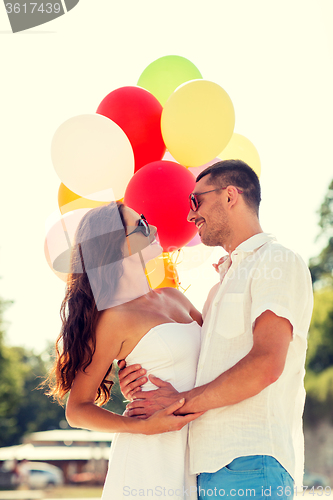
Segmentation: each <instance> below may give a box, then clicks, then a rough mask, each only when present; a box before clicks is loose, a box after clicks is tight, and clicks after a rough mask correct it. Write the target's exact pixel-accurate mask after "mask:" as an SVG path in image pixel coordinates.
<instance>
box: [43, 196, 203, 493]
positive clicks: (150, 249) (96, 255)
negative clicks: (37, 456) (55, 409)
mask: <svg viewBox="0 0 333 500" xmlns="http://www.w3.org/2000/svg"><path fill="white" fill-rule="evenodd" d="M155 233H156V228H155V227H154V226H149V225H148V223H147V221H146V220H145V218H144V217H143V216H139V215H138V214H137V213H136V212H134V211H133V210H131V209H130V208H127V207H125V206H124V205H123V204H121V203H110V204H109V205H105V206H102V207H99V208H96V209H93V210H90V211H89V212H87V214H86V215H85V216H84V217H83V218H82V220H81V221H80V224H79V227H78V229H77V231H76V236H75V246H74V248H73V250H72V255H71V269H72V273H71V274H70V277H69V280H68V283H67V291H66V296H65V299H64V301H63V303H62V307H61V315H62V322H63V324H62V331H61V333H60V336H59V338H58V340H57V360H56V363H55V367H54V370H53V375H54V377H53V380H54V383H53V385H52V386H51V391H50V393H51V394H52V395H53V396H55V397H56V398H58V399H60V400H62V399H63V398H64V396H65V395H66V394H67V393H68V392H70V394H69V398H68V402H67V407H66V417H67V420H68V422H69V424H70V425H71V426H72V427H79V428H86V429H90V430H96V431H104V432H112V433H117V435H116V436H115V438H114V439H113V442H112V447H111V458H110V464H109V472H108V476H107V479H106V482H105V485H104V490H103V497H102V498H103V499H111V498H112V499H113V498H114V499H116V500H118V499H121V498H123V497H128V496H130V495H133V496H136V495H138V496H142V495H144V496H149V494H150V495H151V494H152V493H151V492H152V491H153V492H154V494H155V495H157V496H160V495H161V493H160V492H162V494H163V488H164V489H165V490H164V491H169V492H170V493H171V490H172V492H173V493H172V495H173V498H183V497H184V493H183V487H184V486H188V485H189V483H188V482H187V481H188V479H189V478H188V477H187V467H186V465H185V453H186V443H187V426H186V424H187V423H188V422H190V421H191V420H194V419H195V418H197V417H198V416H200V415H201V414H194V415H186V416H175V415H173V412H174V411H176V410H177V409H178V408H180V407H181V406H182V404H183V403H184V401H180V402H178V403H176V404H173V405H171V406H170V407H169V408H166V409H164V410H161V411H159V412H157V413H156V414H155V415H154V416H152V417H150V418H148V419H147V420H142V419H139V418H129V417H127V416H122V415H117V414H114V413H112V412H110V411H108V410H106V409H103V408H101V407H100V406H99V405H102V404H104V403H105V402H107V400H108V399H109V397H110V389H111V384H112V382H111V381H109V380H108V376H109V373H110V371H111V367H112V362H113V361H114V360H115V359H125V360H126V362H127V363H128V364H133V363H140V364H142V365H144V366H145V367H146V368H147V375H148V374H149V373H152V372H153V374H154V375H156V376H159V377H161V378H163V379H164V380H167V381H169V382H170V383H172V385H173V386H174V387H176V389H178V390H179V391H185V390H188V389H191V388H192V387H193V386H194V381H195V372H196V365H197V359H198V355H199V344H200V338H199V337H200V326H199V325H201V323H202V319H201V314H200V313H199V312H198V311H197V310H196V309H195V308H194V307H193V306H192V304H191V303H190V302H189V301H188V300H187V298H186V297H185V296H184V295H183V294H182V293H181V292H179V291H178V290H175V289H173V288H162V289H157V290H152V289H151V288H150V287H149V286H148V283H147V279H146V276H145V273H144V264H145V263H146V262H148V261H149V260H151V259H153V258H155V257H157V256H158V255H160V254H161V252H162V248H161V247H160V245H159V244H158V243H157V241H156V239H155ZM153 387H154V386H153V385H152V384H151V383H150V382H148V383H147V384H146V385H145V387H144V390H148V389H151V388H153ZM180 429H181V430H180ZM166 430H168V431H171V432H167V433H164V432H165V431H166ZM179 430H180V431H179ZM175 431H179V432H175ZM162 432H163V433H162ZM191 484H192V486H193V485H194V484H195V483H193V482H192V483H191ZM142 490H143V491H142ZM169 496H170V494H169ZM192 498H193V496H192Z"/></svg>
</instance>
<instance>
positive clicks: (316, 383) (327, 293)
mask: <svg viewBox="0 0 333 500" xmlns="http://www.w3.org/2000/svg"><path fill="white" fill-rule="evenodd" d="M319 216H320V218H319V227H320V228H321V231H320V234H321V235H322V236H325V237H326V239H327V245H326V246H325V248H324V249H323V250H322V251H321V253H320V254H319V255H318V256H317V257H314V258H312V259H310V265H309V267H310V272H311V276H312V280H313V283H314V288H315V292H314V309H313V315H312V320H311V325H310V331H309V341H308V344H309V346H308V353H307V361H306V376H305V388H306V391H307V400H306V404H305V412H304V421H305V423H306V424H309V425H312V424H315V423H316V422H317V421H318V420H319V419H322V418H325V419H330V420H333V414H332V404H333V236H332V235H333V180H332V182H331V183H330V185H329V187H328V192H327V194H326V196H325V199H324V201H323V203H322V205H321V207H320V210H319Z"/></svg>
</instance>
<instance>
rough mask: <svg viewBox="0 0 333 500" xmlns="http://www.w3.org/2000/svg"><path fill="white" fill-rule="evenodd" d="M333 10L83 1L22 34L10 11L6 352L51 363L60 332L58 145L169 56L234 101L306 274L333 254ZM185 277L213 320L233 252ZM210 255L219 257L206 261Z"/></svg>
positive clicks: (301, 3)
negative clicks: (327, 209) (330, 213)
mask: <svg viewBox="0 0 333 500" xmlns="http://www.w3.org/2000/svg"><path fill="white" fill-rule="evenodd" d="M332 20H333V7H332V4H331V0H316V2H314V1H313V0H311V1H309V0H293V2H290V0H281V1H280V2H278V3H277V2H272V1H271V0H251V2H249V1H248V0H234V1H232V2H231V1H230V0H206V2H205V3H204V4H203V2H201V1H198V0H182V1H181V2H180V1H179V0H168V2H156V0H128V1H126V2H120V1H110V0H98V2H93V1H91V0H80V2H79V4H78V5H77V6H76V7H75V8H74V9H72V10H71V11H70V12H68V13H67V14H66V15H63V16H62V17H59V18H58V19H55V20H53V21H52V22H50V23H48V24H45V25H42V26H39V27H36V28H33V29H30V30H27V31H23V32H19V33H15V34H12V32H11V30H10V25H9V21H8V18H7V16H6V12H5V8H4V6H3V5H0V53H1V70H2V71H1V77H2V78H1V92H0V127H1V147H0V172H1V182H0V207H1V212H0V213H1V237H0V276H1V279H0V295H1V297H2V298H4V299H7V300H12V301H14V304H13V305H12V306H11V307H10V308H9V309H8V310H7V312H6V314H5V319H6V321H7V337H6V339H7V342H8V343H9V344H10V345H23V346H25V347H27V348H31V349H34V350H35V352H41V351H43V350H44V349H45V348H46V346H47V345H48V343H49V342H51V343H52V342H54V340H55V338H56V337H57V335H58V333H59V330H60V319H59V309H60V304H61V301H62V299H63V296H64V286H65V285H64V283H63V282H62V281H61V280H59V279H58V278H57V277H56V276H55V275H54V274H53V273H52V271H51V270H50V268H49V267H48V265H47V263H46V259H45V257H44V239H45V222H46V220H47V219H48V217H49V216H50V215H51V214H52V213H53V212H54V211H55V210H57V193H58V188H59V184H60V180H59V178H58V177H57V175H56V173H55V171H54V168H53V165H52V161H51V154H50V149H51V141H52V137H53V134H54V133H55V131H56V129H57V128H58V127H59V125H61V124H62V123H63V122H64V121H65V120H67V119H69V118H71V117H73V116H76V115H80V114H85V113H95V111H96V108H97V106H98V105H99V103H100V102H101V100H102V99H103V98H104V97H105V96H106V95H107V94H108V93H109V92H111V91H112V90H114V89H116V88H119V87H122V86H127V85H136V83H137V80H138V78H139V76H140V74H141V73H142V71H143V70H144V69H145V68H146V67H147V66H148V64H150V63H151V62H153V61H154V60H156V59H157V58H159V57H162V56H165V55H180V56H183V57H186V58H188V59H189V60H190V61H192V62H193V63H194V64H195V65H196V66H197V68H198V69H199V70H200V72H201V73H202V75H203V77H204V78H205V79H207V80H211V81H213V82H216V83H218V84H219V85H220V86H221V87H222V88H223V89H224V90H226V92H227V93H228V94H229V96H230V98H231V100H232V102H233V105H234V108H235V115H236V125H235V132H237V133H239V134H242V135H244V136H246V137H247V138H248V139H250V141H251V142H252V143H253V144H254V145H255V147H256V148H257V150H258V153H259V156H260V160H261V167H262V174H261V178H260V180H261V186H262V199H263V201H262V204H261V209H260V221H261V225H262V228H263V230H264V231H266V232H270V233H273V234H275V235H276V237H277V238H278V240H279V241H280V242H281V243H283V244H284V245H286V246H288V247H290V248H292V249H294V250H295V251H297V252H298V253H299V254H300V255H301V256H302V257H303V259H304V260H305V261H306V262H308V260H309V258H310V257H312V256H315V255H317V254H318V253H319V252H320V250H321V248H323V246H324V245H325V241H323V240H320V239H319V240H317V241H316V237H317V235H318V233H319V228H318V214H317V211H318V209H319V207H320V205H321V203H322V201H323V198H324V196H325V193H326V191H327V188H328V185H329V182H330V181H331V180H332V178H333V161H332V136H333V134H332V132H333V121H332V116H333V98H332V89H333V70H332V62H333V35H332V29H331V26H332ZM209 253H210V252H209V251H208V252H207V255H206V257H207V259H206V261H205V262H204V263H203V264H202V265H201V266H199V267H197V268H192V269H187V270H184V269H182V268H181V266H180V267H179V274H180V279H181V282H182V286H183V288H185V289H186V288H188V287H189V288H188V289H187V291H186V295H187V296H188V297H189V298H190V300H192V301H193V302H194V304H195V305H196V307H197V308H199V309H201V308H202V306H203V303H204V301H205V298H206V296H207V293H208V291H209V289H210V288H211V286H213V284H214V283H216V282H217V279H218V276H217V274H216V272H215V271H214V269H213V267H212V265H211V264H212V262H216V261H217V260H218V258H219V256H220V255H221V254H222V253H223V251H222V249H221V248H219V249H215V250H213V252H212V253H210V254H209ZM208 254H209V255H208Z"/></svg>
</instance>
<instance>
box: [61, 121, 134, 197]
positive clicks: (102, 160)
mask: <svg viewBox="0 0 333 500" xmlns="http://www.w3.org/2000/svg"><path fill="white" fill-rule="evenodd" d="M51 157H52V162H53V166H54V168H55V171H56V173H57V174H58V176H59V178H60V180H61V181H62V182H63V183H64V184H65V186H67V187H68V188H69V189H70V190H71V191H73V192H74V193H76V194H78V195H80V196H83V197H84V198H88V199H91V200H97V201H114V200H119V199H120V198H122V197H123V196H124V192H125V189H126V187H127V184H128V182H129V180H130V179H131V177H132V176H133V174H134V154H133V149H132V146H131V143H130V141H129V140H128V138H127V135H126V134H125V132H124V131H123V130H122V129H121V128H120V127H119V126H118V125H117V124H116V123H114V122H113V121H112V120H110V119H109V118H106V117H105V116H102V115H98V114H92V115H78V116H74V117H73V118H70V119H69V120H66V121H65V122H64V123H63V124H62V125H60V127H59V128H58V129H57V130H56V132H55V134H54V136H53V139H52V145H51Z"/></svg>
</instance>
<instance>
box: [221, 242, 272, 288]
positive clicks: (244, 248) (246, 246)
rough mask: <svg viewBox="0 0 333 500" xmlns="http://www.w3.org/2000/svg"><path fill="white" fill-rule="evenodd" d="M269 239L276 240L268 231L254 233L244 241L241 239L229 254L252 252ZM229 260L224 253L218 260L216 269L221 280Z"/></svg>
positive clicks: (229, 262)
mask: <svg viewBox="0 0 333 500" xmlns="http://www.w3.org/2000/svg"><path fill="white" fill-rule="evenodd" d="M269 241H276V238H275V236H274V235H273V234H269V233H258V234H255V235H254V236H251V238H248V239H247V240H245V241H242V243H241V244H240V245H238V247H236V248H235V250H234V251H233V252H231V256H233V255H237V254H240V253H252V252H254V251H255V250H258V248H260V247H262V246H263V245H265V243H268V242H269ZM230 264H231V261H230V256H229V254H228V255H225V256H224V257H222V258H221V259H220V261H219V266H218V270H219V273H220V279H221V280H222V279H223V277H224V275H225V274H226V272H227V269H228V267H229V266H230Z"/></svg>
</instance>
